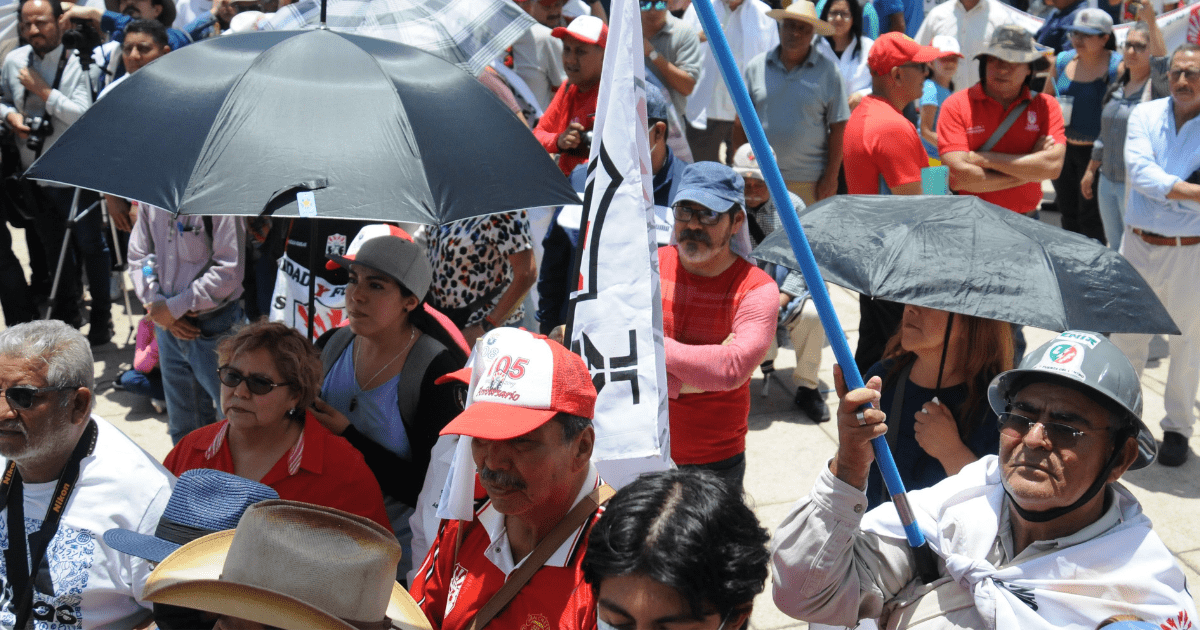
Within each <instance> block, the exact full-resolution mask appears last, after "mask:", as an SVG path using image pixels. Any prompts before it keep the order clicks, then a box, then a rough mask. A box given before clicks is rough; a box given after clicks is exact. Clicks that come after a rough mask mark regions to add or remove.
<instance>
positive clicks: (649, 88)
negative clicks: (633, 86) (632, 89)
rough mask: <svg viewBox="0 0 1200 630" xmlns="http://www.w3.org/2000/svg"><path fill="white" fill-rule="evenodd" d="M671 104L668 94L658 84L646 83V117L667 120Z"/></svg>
mask: <svg viewBox="0 0 1200 630" xmlns="http://www.w3.org/2000/svg"><path fill="white" fill-rule="evenodd" d="M670 106H671V101H669V100H667V94H666V92H664V91H663V90H662V89H660V88H659V87H658V86H657V85H651V84H649V83H647V84H646V118H648V119H651V120H653V119H655V118H657V119H658V120H667V118H669V116H670V114H669V113H668V109H667V108H668V107H670Z"/></svg>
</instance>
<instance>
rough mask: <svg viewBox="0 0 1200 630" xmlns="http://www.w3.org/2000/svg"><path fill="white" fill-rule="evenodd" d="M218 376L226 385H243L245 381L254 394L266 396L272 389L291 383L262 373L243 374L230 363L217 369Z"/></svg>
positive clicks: (247, 387)
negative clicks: (276, 379)
mask: <svg viewBox="0 0 1200 630" xmlns="http://www.w3.org/2000/svg"><path fill="white" fill-rule="evenodd" d="M217 378H218V379H220V380H221V384H222V385H225V386H226V387H237V386H238V385H241V384H242V382H243V381H245V383H246V389H248V390H250V393H251V394H254V395H255V396H264V395H266V394H270V393H271V390H273V389H275V388H276V387H279V386H281V385H291V383H286V382H285V383H275V382H272V381H271V379H269V378H267V377H265V376H263V375H261V374H250V375H248V376H247V375H246V374H242V373H241V372H239V371H237V370H235V369H234V368H231V367H229V366H228V365H222V366H221V367H220V368H218V369H217Z"/></svg>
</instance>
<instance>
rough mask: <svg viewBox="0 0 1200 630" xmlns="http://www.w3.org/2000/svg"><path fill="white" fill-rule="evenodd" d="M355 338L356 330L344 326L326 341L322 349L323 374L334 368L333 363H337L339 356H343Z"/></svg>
mask: <svg viewBox="0 0 1200 630" xmlns="http://www.w3.org/2000/svg"><path fill="white" fill-rule="evenodd" d="M353 339H354V332H353V331H351V330H350V327H349V326H343V327H341V328H339V329H337V332H335V333H333V336H332V337H330V338H329V340H328V341H326V342H325V347H324V348H322V349H321V374H323V375H328V374H329V370H332V369H333V364H334V363H337V360H338V357H340V356H342V353H343V352H345V351H346V347H347V346H349V345H350V342H351V341H352V340H353Z"/></svg>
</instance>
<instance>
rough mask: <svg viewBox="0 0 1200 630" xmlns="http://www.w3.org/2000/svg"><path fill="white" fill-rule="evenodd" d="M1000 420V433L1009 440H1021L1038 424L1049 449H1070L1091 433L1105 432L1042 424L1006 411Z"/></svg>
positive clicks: (1055, 424)
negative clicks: (1048, 443) (1048, 444)
mask: <svg viewBox="0 0 1200 630" xmlns="http://www.w3.org/2000/svg"><path fill="white" fill-rule="evenodd" d="M999 418H1000V433H1001V435H1006V436H1008V437H1010V438H1016V439H1022V438H1024V437H1025V434H1026V433H1029V431H1030V430H1031V429H1032V428H1033V425H1035V424H1040V425H1041V426H1042V435H1044V436H1045V437H1046V440H1048V441H1049V442H1050V446H1051V448H1071V447H1072V446H1075V445H1076V444H1078V443H1079V440H1080V439H1081V438H1083V437H1084V436H1086V435H1088V434H1089V433H1092V432H1099V431H1107V430H1108V428H1107V427H1106V428H1104V429H1093V430H1091V431H1080V430H1079V429H1076V428H1075V427H1073V426H1071V425H1069V424H1062V423H1060V422H1042V421H1040V420H1037V419H1035V418H1030V417H1029V416H1023V415H1021V414H1019V413H1013V412H1011V411H1006V412H1004V413H1002V414H1000V416H999Z"/></svg>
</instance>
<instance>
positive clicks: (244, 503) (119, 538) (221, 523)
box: [104, 468, 279, 562]
mask: <svg viewBox="0 0 1200 630" xmlns="http://www.w3.org/2000/svg"><path fill="white" fill-rule="evenodd" d="M278 498H279V493H278V492H275V490H273V489H272V488H271V487H270V486H266V485H263V484H261V483H259V482H257V481H251V480H249V479H244V478H242V477H238V476H237V475H231V474H229V473H226V472H221V471H219V470H209V469H207V468H196V469H193V470H189V471H187V472H185V473H183V474H182V475H180V476H179V481H177V482H175V490H174V491H173V492H172V493H171V498H170V500H168V501H167V507H166V509H164V510H163V514H162V517H160V518H159V519H158V527H157V528H156V529H155V530H154V535H153V536H147V535H146V534H141V533H138V532H135V531H130V530H128V529H119V528H115V529H110V530H108V531H106V532H104V542H105V543H106V544H107V545H108V546H109V547H111V548H113V549H116V550H117V551H120V552H122V553H127V554H129V555H131V556H135V557H138V558H145V559H146V560H150V561H151V562H162V561H163V559H165V558H166V557H167V556H169V555H171V554H172V553H173V552H174V551H175V550H176V549H179V548H180V547H182V546H184V545H185V544H187V543H189V542H192V541H193V540H195V539H197V538H200V537H201V536H207V535H208V534H215V533H216V532H221V531H225V530H228V529H237V524H238V521H239V520H241V518H242V513H243V512H245V511H246V508H248V507H250V506H251V505H254V504H255V503H258V502H259V501H266V500H268V499H278Z"/></svg>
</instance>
